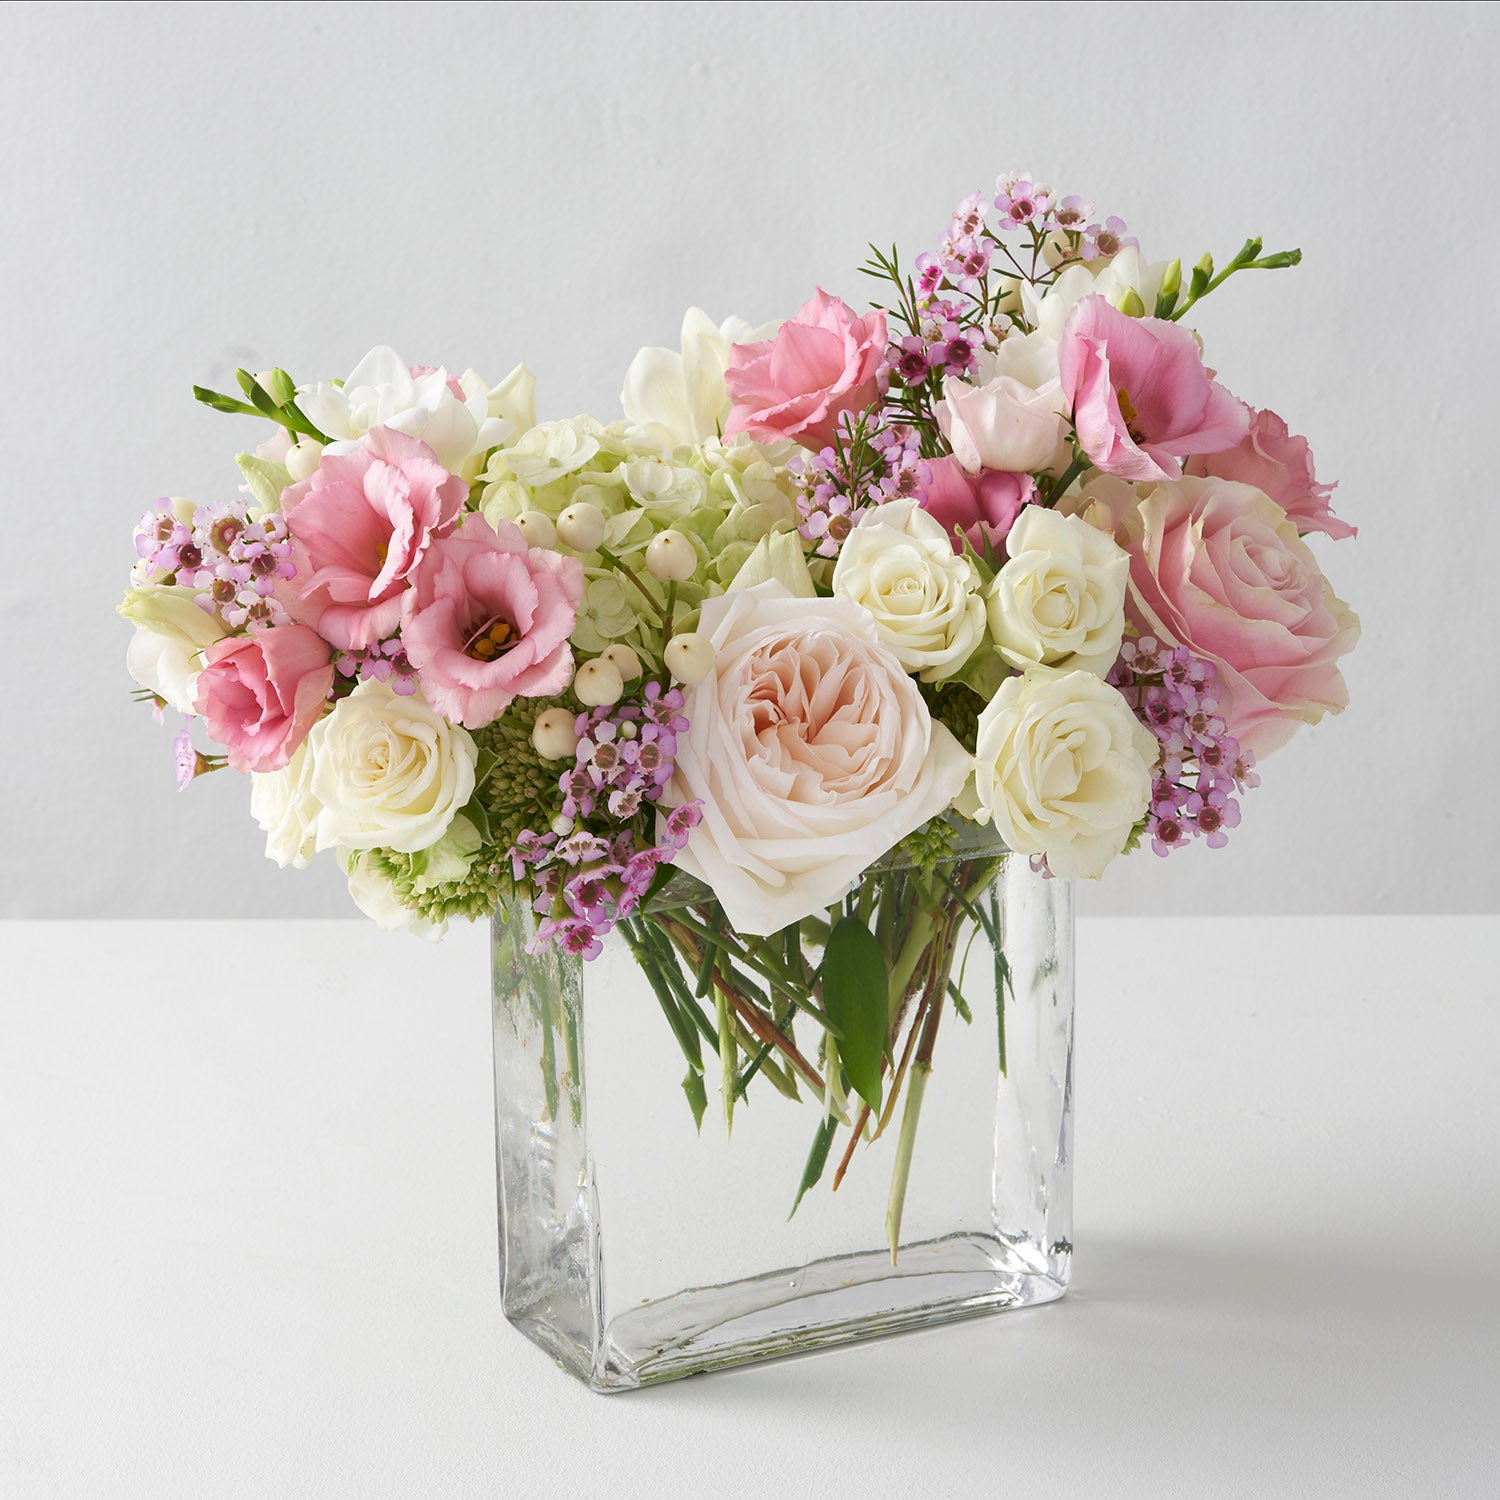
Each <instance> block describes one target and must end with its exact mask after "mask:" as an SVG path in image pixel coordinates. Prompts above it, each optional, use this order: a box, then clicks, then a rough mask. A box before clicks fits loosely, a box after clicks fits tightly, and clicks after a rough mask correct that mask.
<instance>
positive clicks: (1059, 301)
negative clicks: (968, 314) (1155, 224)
mask: <svg viewBox="0 0 1500 1500" xmlns="http://www.w3.org/2000/svg"><path fill="white" fill-rule="evenodd" d="M1167 264H1168V263H1167V262H1166V261H1164V260H1157V261H1148V260H1147V259H1146V258H1145V257H1144V256H1143V255H1142V254H1141V252H1140V251H1139V250H1137V249H1136V248H1135V247H1134V246H1129V247H1127V248H1126V249H1124V250H1122V251H1120V253H1119V254H1118V255H1116V256H1115V257H1114V258H1113V259H1112V260H1110V261H1109V262H1107V263H1106V264H1105V266H1104V267H1103V269H1102V270H1099V271H1097V272H1096V271H1095V270H1094V269H1093V266H1092V265H1091V264H1090V263H1089V262H1087V261H1083V262H1075V263H1074V264H1072V265H1070V266H1067V267H1066V268H1065V269H1064V270H1062V271H1060V272H1059V273H1058V275H1057V276H1056V278H1055V279H1054V280H1053V281H1052V283H1051V285H1049V286H1048V287H1046V288H1045V289H1044V290H1043V291H1042V293H1041V294H1040V295H1038V293H1037V290H1036V288H1035V287H1034V286H1032V285H1031V283H1030V282H1027V283H1026V284H1024V285H1023V286H1022V288H1021V299H1022V303H1023V305H1024V308H1025V316H1026V321H1027V322H1028V323H1029V324H1030V325H1031V326H1032V327H1033V328H1034V329H1036V331H1037V332H1038V333H1040V334H1041V335H1042V336H1043V337H1044V338H1046V339H1049V340H1050V341H1051V342H1052V344H1053V345H1054V346H1055V345H1056V343H1057V341H1058V340H1059V339H1060V338H1061V337H1062V330H1063V324H1064V323H1066V322H1067V320H1068V314H1069V313H1070V312H1072V311H1073V304H1074V303H1075V302H1077V301H1079V299H1080V298H1083V297H1094V296H1098V297H1104V298H1106V299H1108V301H1109V304H1110V306H1111V307H1119V306H1120V304H1121V303H1123V302H1124V301H1125V299H1126V297H1127V296H1128V295H1129V294H1130V293H1131V292H1134V293H1135V294H1136V296H1137V297H1139V298H1140V299H1141V304H1142V306H1143V307H1144V308H1145V309H1146V316H1147V317H1152V316H1154V315H1155V313H1156V296H1157V293H1158V292H1160V291H1161V283H1162V278H1163V277H1164V276H1165V275H1166V273H1167Z"/></svg>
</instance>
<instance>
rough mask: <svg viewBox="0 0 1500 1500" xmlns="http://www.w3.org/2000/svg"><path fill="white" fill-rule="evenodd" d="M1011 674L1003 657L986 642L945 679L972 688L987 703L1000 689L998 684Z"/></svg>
mask: <svg viewBox="0 0 1500 1500" xmlns="http://www.w3.org/2000/svg"><path fill="white" fill-rule="evenodd" d="M1011 675H1012V673H1011V669H1010V668H1009V667H1008V666H1006V664H1005V659H1004V657H1002V656H1001V655H1000V653H999V652H998V651H996V650H995V648H994V647H993V646H991V645H989V644H988V643H986V644H983V645H981V646H980V648H979V649H978V650H977V651H976V652H975V653H974V654H973V655H972V656H971V657H970V658H969V659H968V661H966V662H965V663H964V664H963V666H961V667H960V668H959V669H958V671H956V672H955V673H954V674H953V675H952V676H951V677H949V678H948V679H947V681H949V682H961V683H963V685H964V686H965V687H969V688H973V690H974V691H975V692H976V693H978V694H979V696H980V698H982V699H983V700H984V702H986V703H988V702H989V701H990V699H991V698H993V697H994V696H995V694H996V693H998V692H999V691H1000V684H1001V683H1002V682H1004V681H1005V679H1006V678H1007V677H1009V676H1011Z"/></svg>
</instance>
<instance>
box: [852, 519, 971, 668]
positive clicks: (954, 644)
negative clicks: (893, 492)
mask: <svg viewBox="0 0 1500 1500" xmlns="http://www.w3.org/2000/svg"><path fill="white" fill-rule="evenodd" d="M982 583H983V580H982V579H981V578H980V576H979V571H978V569H976V568H975V566H974V564H973V563H972V562H970V560H969V559H968V558H967V557H966V556H964V555H963V554H961V553H958V552H955V551H954V550H953V542H952V540H951V539H950V538H949V536H948V534H947V532H945V531H944V530H943V528H942V525H941V523H940V522H938V521H936V520H934V519H933V518H932V517H931V516H930V515H928V514H927V512H926V511H925V510H923V509H922V507H921V506H920V505H919V504H918V503H917V502H916V501H915V500H891V501H888V502H887V503H886V504H884V505H880V506H877V507H876V508H875V509H874V510H871V511H867V512H866V513H865V515H864V516H862V517H861V518H860V522H859V525H858V526H856V527H855V528H854V530H853V531H851V532H850V533H849V535H848V536H847V537H846V538H845V540H844V545H843V547H842V548H840V550H839V560H838V563H837V564H836V565H835V567H834V570H833V591H834V593H835V594H838V595H840V596H841V597H843V598H845V599H850V600H852V601H853V602H854V603H855V604H859V605H863V606H864V608H865V609H867V610H869V612H870V614H871V616H872V617H873V618H874V621H875V629H876V632H877V633H878V635H879V637H880V639H881V641H882V642H884V644H885V645H886V646H888V647H889V648H890V650H891V652H892V654H893V655H894V656H895V658H896V660H897V661H899V662H900V663H901V665H902V666H904V667H905V668H906V669H907V671H909V672H917V673H919V674H920V675H921V678H922V681H923V682H937V681H939V680H940V679H942V678H944V677H951V676H952V675H953V674H954V673H955V672H957V671H958V669H959V668H960V667H962V666H963V664H964V663H965V662H966V661H967V660H968V659H969V658H970V657H971V656H972V655H973V654H974V648H975V647H976V646H978V645H979V643H980V642H981V641H982V640H983V639H984V623H985V622H984V601H983V599H982V598H981V597H980V592H979V591H980V588H981V587H982Z"/></svg>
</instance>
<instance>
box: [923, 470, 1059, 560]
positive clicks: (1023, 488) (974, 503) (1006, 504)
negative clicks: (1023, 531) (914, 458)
mask: <svg viewBox="0 0 1500 1500" xmlns="http://www.w3.org/2000/svg"><path fill="white" fill-rule="evenodd" d="M927 468H928V471H929V475H930V477H929V478H928V481H927V483H926V485H925V486H924V487H923V489H922V492H921V494H920V495H919V496H918V500H919V501H920V503H921V506H922V509H923V510H925V511H926V512H927V514H928V515H930V516H931V517H932V518H933V520H935V521H937V522H938V523H939V524H940V525H941V526H942V528H943V530H944V531H946V532H947V533H948V535H949V536H951V537H952V538H953V550H954V551H955V552H962V551H963V542H962V541H961V540H960V538H959V535H958V534H959V533H961V534H962V536H963V537H966V538H967V539H968V543H969V545H970V546H971V547H972V548H973V549H974V550H975V551H976V552H977V553H979V555H980V556H981V557H983V556H984V552H985V548H986V546H988V548H989V550H990V551H991V552H992V553H993V554H994V555H995V556H997V557H998V556H1000V555H1001V553H1002V552H1003V549H1004V547H1005V538H1006V537H1007V536H1008V535H1009V534H1010V528H1011V527H1012V526H1013V525H1014V524H1015V521H1016V517H1017V516H1019V515H1020V514H1021V511H1022V510H1023V509H1024V508H1025V507H1026V506H1027V505H1028V504H1030V502H1031V501H1033V500H1035V499H1036V481H1035V480H1034V479H1033V478H1032V477H1031V475H1030V474H1013V473H1010V472H1009V471H1007V470H1004V469H982V470H981V471H980V472H979V473H978V474H970V473H969V472H968V471H967V470H966V469H965V468H964V466H963V465H962V464H961V463H959V461H958V460H957V459H956V458H929V459H928V460H927Z"/></svg>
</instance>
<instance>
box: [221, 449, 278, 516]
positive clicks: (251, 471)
mask: <svg viewBox="0 0 1500 1500" xmlns="http://www.w3.org/2000/svg"><path fill="white" fill-rule="evenodd" d="M234 461H235V463H236V464H238V465H239V470H240V473H241V474H243V475H244V476H245V483H246V484H248V485H249V486H250V493H251V494H252V495H254V496H255V503H256V504H257V505H258V506H260V508H261V509H262V510H279V509H280V508H281V492H282V491H283V490H284V489H285V488H286V487H287V486H288V485H289V484H290V483H291V482H292V476H291V475H290V474H288V473H287V471H286V466H285V465H284V464H277V463H272V462H271V460H270V459H268V458H257V457H256V456H255V455H254V454H253V453H236V454H235V456H234Z"/></svg>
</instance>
